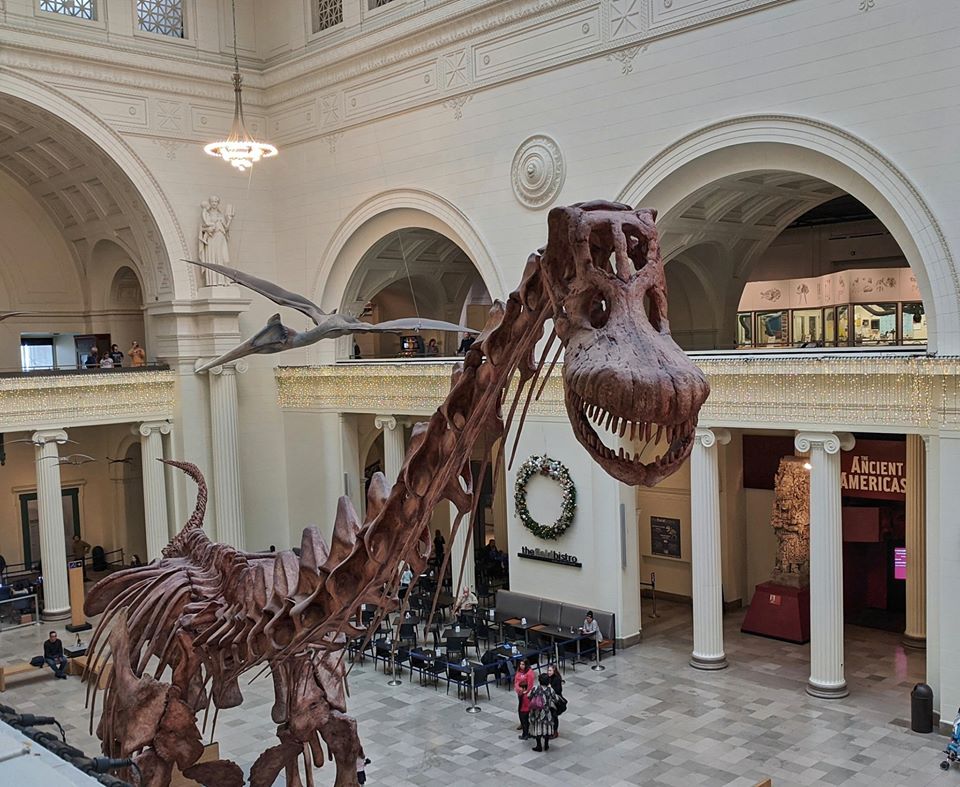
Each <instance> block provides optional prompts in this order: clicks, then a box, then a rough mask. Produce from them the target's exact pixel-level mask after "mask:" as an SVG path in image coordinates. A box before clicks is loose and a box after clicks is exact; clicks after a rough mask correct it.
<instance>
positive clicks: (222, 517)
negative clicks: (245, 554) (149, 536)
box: [210, 361, 247, 549]
mask: <svg viewBox="0 0 960 787" xmlns="http://www.w3.org/2000/svg"><path fill="white" fill-rule="evenodd" d="M246 370H247V365H246V364H245V363H244V362H243V361H236V362H234V363H226V364H224V365H223V366H215V367H213V368H212V369H211V370H210V431H211V435H212V437H213V499H214V510H215V512H216V517H217V541H220V542H221V543H224V544H230V545H231V546H235V547H237V548H238V549H244V529H243V498H242V495H241V490H240V422H239V415H238V412H239V403H238V400H237V375H238V374H243V372H245V371H246Z"/></svg>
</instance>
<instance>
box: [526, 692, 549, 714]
mask: <svg viewBox="0 0 960 787" xmlns="http://www.w3.org/2000/svg"><path fill="white" fill-rule="evenodd" d="M545 704H546V703H545V702H544V699H543V692H541V691H538V692H537V693H536V694H534V695H532V696H531V697H530V710H543V706H544V705H545Z"/></svg>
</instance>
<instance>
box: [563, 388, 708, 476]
mask: <svg viewBox="0 0 960 787" xmlns="http://www.w3.org/2000/svg"><path fill="white" fill-rule="evenodd" d="M566 405H567V414H568V415H569V417H570V423H571V424H573V431H574V434H575V435H576V436H577V440H579V441H580V444H581V445H582V446H583V447H584V448H586V449H587V451H588V452H589V453H590V455H591V456H592V457H593V460H594V461H595V462H596V463H597V464H599V465H600V466H601V467H602V468H603V469H604V470H606V471H607V472H608V473H609V474H610V475H612V476H613V477H614V478H616V479H617V480H619V481H623V483H625V484H630V485H632V486H636V485H638V484H639V485H643V486H653V485H654V484H656V483H657V482H658V481H660V480H662V479H664V478H666V477H667V476H669V475H671V474H672V473H674V472H675V471H676V470H677V469H678V468H679V467H680V465H681V464H683V462H684V461H686V459H687V457H688V456H690V450H691V448H692V447H693V438H694V431H695V430H696V426H697V417H696V415H694V416H693V417H692V418H689V419H688V420H686V421H682V422H680V423H674V424H663V423H658V422H656V421H650V420H647V421H644V420H641V419H640V418H639V417H638V416H636V415H635V414H624V415H618V414H617V413H615V412H612V411H609V410H605V409H604V408H603V407H601V406H600V405H596V404H594V403H592V402H590V401H588V400H586V399H584V398H582V397H581V396H579V395H578V394H577V393H575V392H574V391H572V390H571V389H570V388H569V387H568V388H567V392H566ZM620 440H626V441H629V443H630V444H632V446H638V445H639V446H641V447H640V448H639V449H635V448H632V447H631V446H630V445H628V446H627V447H624V446H623V445H621V446H620V448H619V450H615V449H614V448H612V447H610V446H611V445H616V443H617V442H618V441H620ZM644 460H646V461H644Z"/></svg>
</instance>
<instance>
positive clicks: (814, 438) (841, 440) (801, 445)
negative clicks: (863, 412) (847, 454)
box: [793, 432, 856, 454]
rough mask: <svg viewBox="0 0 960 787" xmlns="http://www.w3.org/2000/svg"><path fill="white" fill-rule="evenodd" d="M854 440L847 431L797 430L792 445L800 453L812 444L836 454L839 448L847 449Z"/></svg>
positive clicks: (807, 449)
mask: <svg viewBox="0 0 960 787" xmlns="http://www.w3.org/2000/svg"><path fill="white" fill-rule="evenodd" d="M855 443H856V440H854V437H853V435H852V434H850V433H849V432H837V433H836V434H834V433H833V432H797V433H796V435H795V436H794V438H793V445H794V447H795V448H796V449H797V450H798V451H800V452H801V453H806V452H807V451H809V450H810V449H811V448H813V446H815V445H816V446H819V447H821V448H822V449H823V450H824V451H825V452H826V453H828V454H836V453H839V452H840V451H841V450H844V451H849V450H850V449H851V448H853V446H854V444H855Z"/></svg>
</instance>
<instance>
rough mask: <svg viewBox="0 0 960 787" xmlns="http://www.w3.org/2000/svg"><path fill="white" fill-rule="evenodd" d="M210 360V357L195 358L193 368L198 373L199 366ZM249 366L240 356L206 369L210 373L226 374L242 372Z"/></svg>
mask: <svg viewBox="0 0 960 787" xmlns="http://www.w3.org/2000/svg"><path fill="white" fill-rule="evenodd" d="M212 360H213V359H212V358H197V360H196V361H195V362H194V364H193V370H194V371H195V372H197V373H199V372H200V367H202V366H203V365H204V364H207V363H209V362H210V361H212ZM249 368H250V364H248V363H247V362H246V361H244V360H243V359H242V358H241V359H239V360H236V361H228V362H227V363H222V364H220V365H219V366H214V367H212V368H211V369H208V370H207V371H209V372H210V374H212V375H215V376H217V375H221V374H227V375H229V374H243V373H244V372H246V371H247V369H249Z"/></svg>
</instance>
